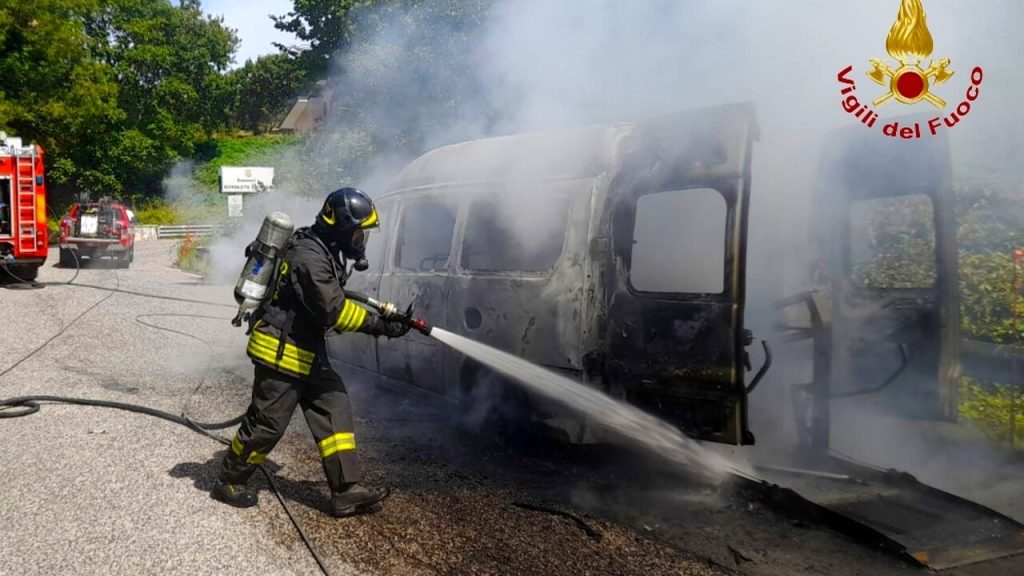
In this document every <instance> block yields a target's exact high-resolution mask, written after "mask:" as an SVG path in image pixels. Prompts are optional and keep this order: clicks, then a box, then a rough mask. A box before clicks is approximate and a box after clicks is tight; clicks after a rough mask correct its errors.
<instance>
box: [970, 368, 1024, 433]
mask: <svg viewBox="0 0 1024 576" xmlns="http://www.w3.org/2000/svg"><path fill="white" fill-rule="evenodd" d="M960 416H961V417H962V418H964V419H965V420H968V421H970V422H973V423H974V424H975V425H976V426H978V428H980V429H981V431H982V432H983V433H984V434H985V435H986V436H988V437H990V438H992V439H993V440H997V441H999V442H1004V443H1007V444H1011V443H1012V447H1013V448H1021V447H1024V394H1022V393H1021V389H1020V387H1019V386H1011V385H1007V384H991V383H983V382H979V381H977V380H974V379H972V378H962V379H961V382H960Z"/></svg>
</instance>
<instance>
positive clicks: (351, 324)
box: [334, 300, 366, 332]
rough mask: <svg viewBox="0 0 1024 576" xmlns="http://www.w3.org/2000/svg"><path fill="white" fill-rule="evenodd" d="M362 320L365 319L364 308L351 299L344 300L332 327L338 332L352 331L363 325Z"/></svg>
mask: <svg viewBox="0 0 1024 576" xmlns="http://www.w3.org/2000/svg"><path fill="white" fill-rule="evenodd" d="M363 320H366V309H365V308H363V307H362V306H360V305H358V304H356V303H355V302H353V301H351V300H345V306H344V307H342V309H341V313H339V314H338V321H337V322H335V323H334V329H335V330H337V331H338V332H352V331H355V330H358V329H359V327H360V326H362V325H363Z"/></svg>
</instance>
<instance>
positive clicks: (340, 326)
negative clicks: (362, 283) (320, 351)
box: [334, 300, 356, 332]
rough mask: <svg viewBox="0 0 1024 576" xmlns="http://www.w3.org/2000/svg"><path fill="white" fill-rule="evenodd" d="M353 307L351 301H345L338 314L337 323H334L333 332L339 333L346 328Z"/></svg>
mask: <svg viewBox="0 0 1024 576" xmlns="http://www.w3.org/2000/svg"><path fill="white" fill-rule="evenodd" d="M355 306H356V305H355V304H353V303H352V301H351V300H345V305H344V306H342V307H341V312H338V321H337V322H335V323H334V329H335V330H338V331H339V332H340V331H342V330H345V327H346V326H348V320H349V318H351V317H352V313H353V312H355Z"/></svg>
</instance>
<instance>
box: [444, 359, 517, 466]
mask: <svg viewBox="0 0 1024 576" xmlns="http://www.w3.org/2000/svg"><path fill="white" fill-rule="evenodd" d="M462 373H463V376H462V378H461V381H460V383H459V384H460V386H459V388H460V394H459V398H458V422H457V426H458V427H459V428H460V429H461V430H462V431H464V432H468V433H472V434H478V435H481V436H482V437H492V438H500V439H501V441H502V442H503V443H506V444H511V445H520V446H522V445H525V444H526V442H527V440H528V439H529V437H530V423H531V410H532V407H531V405H530V399H529V397H528V396H527V394H526V393H525V392H524V391H523V390H522V388H520V387H519V386H518V385H516V383H515V382H512V381H510V380H508V379H507V378H505V377H504V376H502V375H500V374H498V373H496V372H494V371H493V370H490V369H489V368H486V367H484V366H480V365H479V364H476V363H468V362H467V365H466V366H465V367H464V368H463V372H462Z"/></svg>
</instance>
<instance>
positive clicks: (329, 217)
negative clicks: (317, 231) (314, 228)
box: [321, 202, 338, 226]
mask: <svg viewBox="0 0 1024 576" xmlns="http://www.w3.org/2000/svg"><path fill="white" fill-rule="evenodd" d="M321 215H322V216H323V219H324V222H327V223H328V224H330V225H331V226H334V223H335V222H337V220H338V219H337V218H336V217H335V215H334V206H331V203H330V202H324V209H323V210H322V211H321Z"/></svg>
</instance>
